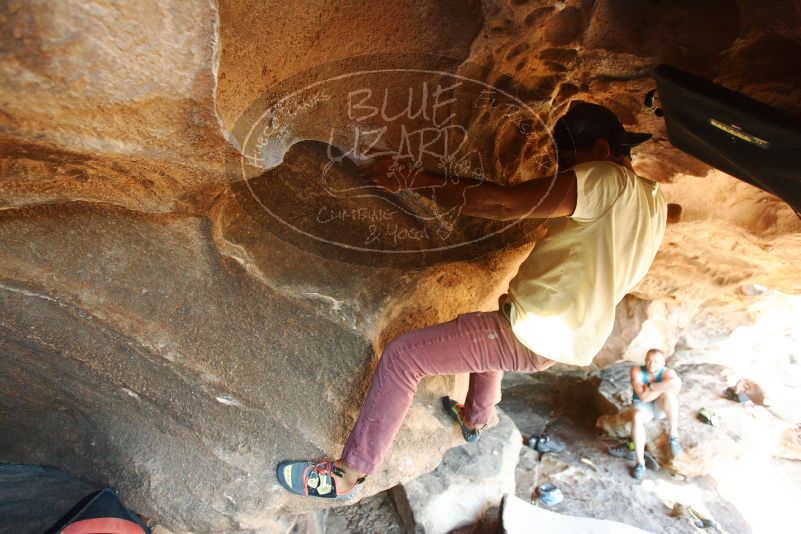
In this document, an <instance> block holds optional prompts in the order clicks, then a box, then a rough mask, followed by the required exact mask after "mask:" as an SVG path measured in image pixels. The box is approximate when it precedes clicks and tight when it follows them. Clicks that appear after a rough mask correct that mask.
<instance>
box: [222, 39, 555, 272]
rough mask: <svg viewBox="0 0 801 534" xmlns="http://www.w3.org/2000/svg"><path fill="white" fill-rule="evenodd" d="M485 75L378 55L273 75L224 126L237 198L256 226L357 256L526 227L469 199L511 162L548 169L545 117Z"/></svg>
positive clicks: (467, 244)
mask: <svg viewBox="0 0 801 534" xmlns="http://www.w3.org/2000/svg"><path fill="white" fill-rule="evenodd" d="M497 78H498V77H497V76H495V75H493V73H492V72H490V71H489V70H488V69H484V68H481V67H477V66H474V65H468V64H465V63H464V62H458V61H454V60H451V59H448V58H435V57H431V56H416V57H408V56H404V57H402V58H399V57H389V56H385V55H380V56H369V57H361V58H355V59H350V60H344V61H339V62H334V63H329V64H326V65H323V66H321V67H319V68H316V69H314V70H313V71H309V72H305V73H302V74H300V75H298V76H296V77H293V78H292V79H290V80H287V81H285V82H282V83H281V84H279V85H278V86H276V87H273V88H271V89H270V90H269V91H268V92H267V93H266V94H265V95H264V96H263V97H262V98H260V99H259V100H258V101H256V102H254V103H253V104H252V105H251V106H250V107H249V108H248V110H247V111H246V112H245V113H243V115H242V117H241V118H240V119H239V121H238V122H237V124H236V127H235V128H234V130H233V132H232V135H231V140H232V143H234V144H235V145H236V146H237V148H238V149H239V153H240V156H239V157H237V158H231V159H230V160H229V161H228V162H227V167H228V172H229V173H230V179H231V182H232V183H233V184H234V186H233V190H234V191H235V193H236V196H237V199H238V200H239V201H240V203H241V205H242V207H243V208H244V209H245V211H246V212H247V213H248V215H249V216H250V218H251V223H252V224H253V225H255V226H256V227H257V228H258V229H259V230H267V231H269V232H272V233H273V234H275V235H278V236H279V237H280V238H281V239H284V240H287V241H289V242H291V243H292V244H293V245H295V246H299V247H302V248H303V249H305V250H307V251H310V252H313V253H314V254H316V255H319V256H322V257H326V258H332V259H337V260H340V261H346V262H354V263H359V264H369V265H395V266H424V265H429V264H431V263H434V262H440V261H456V260H464V259H471V258H475V257H479V256H482V255H486V254H488V253H491V252H493V251H495V250H498V249H499V248H503V247H504V246H508V245H509V243H511V242H517V241H522V240H525V239H527V238H529V239H530V237H531V235H530V234H531V231H532V229H533V228H534V227H535V226H537V224H538V222H537V221H534V220H532V219H527V218H525V217H524V218H520V219H516V220H510V221H498V220H492V219H491V218H482V217H481V216H480V215H482V214H480V213H479V214H478V215H479V216H476V215H477V214H476V212H475V210H474V209H472V206H473V204H472V203H474V202H475V201H474V200H473V199H475V198H478V197H479V196H480V195H481V194H482V185H484V184H485V182H487V181H492V182H497V183H501V184H507V183H508V179H509V177H508V176H505V175H504V173H507V172H509V168H510V167H514V168H517V165H518V164H520V162H523V161H525V160H527V159H531V158H537V159H538V161H539V164H538V165H537V166H536V169H538V171H539V174H538V177H540V178H542V179H548V180H553V178H554V177H555V173H556V161H555V155H554V151H553V148H554V147H553V145H552V142H551V138H550V135H549V132H548V128H547V127H546V124H545V123H544V121H543V120H542V119H541V118H540V116H539V115H538V114H537V113H536V112H535V110H534V109H533V108H532V107H530V106H529V104H528V103H527V102H525V101H524V100H523V99H521V98H520V97H519V96H518V95H516V94H515V91H514V88H513V87H510V86H509V83H508V81H507V83H505V84H504V87H503V88H498V87H495V86H494V85H493V84H492V83H491V80H493V79H497ZM507 78H508V77H507ZM532 154H533V155H532ZM510 161H511V163H510ZM455 184H458V186H456V185H455ZM541 201H544V199H541ZM536 208H537V203H533V204H532V206H531V210H532V211H533V210H534V209H536Z"/></svg>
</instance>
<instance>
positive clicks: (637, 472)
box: [631, 464, 645, 480]
mask: <svg viewBox="0 0 801 534" xmlns="http://www.w3.org/2000/svg"><path fill="white" fill-rule="evenodd" d="M631 476H633V477H634V478H636V479H637V480H642V479H643V477H644V476H645V464H637V465H635V466H634V469H632V470H631Z"/></svg>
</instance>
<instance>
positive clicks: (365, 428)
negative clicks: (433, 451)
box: [279, 312, 550, 493]
mask: <svg viewBox="0 0 801 534" xmlns="http://www.w3.org/2000/svg"><path fill="white" fill-rule="evenodd" d="M549 365H550V362H549V361H548V360H545V359H544V358H538V357H536V355H534V354H533V353H531V352H530V351H529V350H528V349H526V348H525V346H523V345H522V344H521V343H520V342H519V341H517V339H516V338H515V337H514V334H513V333H512V330H511V326H510V325H509V322H508V321H507V320H506V319H505V318H504V317H503V316H502V315H500V314H499V313H497V312H491V313H480V312H479V313H468V314H463V315H460V316H459V317H458V318H456V319H454V320H453V321H449V322H447V323H443V324H439V325H435V326H431V327H428V328H423V329H420V330H416V331H414V332H411V333H408V334H404V335H401V336H399V337H398V338H396V339H394V340H392V341H391V342H390V343H388V344H387V346H386V347H385V349H384V352H383V354H382V357H381V360H380V361H379V364H378V368H377V369H376V371H375V374H374V375H373V379H372V382H371V385H370V390H369V391H368V393H367V398H366V400H365V402H364V405H363V406H362V409H361V412H360V413H359V418H358V420H357V422H356V425H355V426H354V428H353V430H352V431H351V433H350V435H349V436H348V439H347V441H346V443H345V447H344V450H343V453H342V459H341V460H340V461H339V462H338V464H337V465H338V467H339V468H340V469H341V470H342V471H343V473H344V476H342V477H341V478H342V480H341V486H342V488H341V491H340V490H337V492H338V493H340V492H342V491H347V490H348V489H349V487H350V486H351V485H352V484H353V483H355V481H356V480H357V479H358V478H360V477H361V476H362V475H364V474H371V473H374V472H375V471H376V470H377V469H378V466H379V465H380V463H381V461H382V459H383V457H384V455H385V454H386V453H387V451H388V450H389V447H390V445H391V444H392V441H393V439H394V437H395V434H396V433H397V432H398V429H399V428H400V426H401V424H402V422H403V419H404V417H405V415H406V412H407V411H408V409H409V406H410V405H411V403H412V398H413V396H414V393H415V391H416V390H417V384H418V383H419V382H420V380H421V379H422V378H423V377H425V376H429V375H450V374H458V373H479V374H485V373H490V374H488V375H487V377H488V378H489V380H487V381H486V384H484V383H482V381H481V379H479V382H478V383H476V384H475V385H474V388H473V389H474V392H473V399H474V400H472V401H471V402H472V403H473V404H475V403H476V401H477V402H478V407H479V408H480V410H481V411H483V414H482V413H479V414H477V415H478V416H479V418H481V417H487V415H486V414H487V413H489V414H490V415H491V413H492V411H491V410H492V406H494V403H492V404H491V405H490V407H489V408H487V406H486V405H487V403H488V402H489V401H488V400H487V399H488V398H489V399H493V398H494V396H495V395H496V393H495V391H496V389H497V383H498V380H499V378H498V377H499V376H500V374H498V375H494V374H493V373H495V372H499V371H503V370H512V371H536V370H538V369H541V368H546V367H547V366H549ZM488 392H489V393H488ZM472 415H473V414H472V413H470V416H472ZM485 422H486V421H481V420H478V421H475V423H478V424H483V423H485ZM284 478H285V477H284ZM280 479H281V472H280V469H279V480H280ZM282 483H283V482H282ZM284 485H285V487H287V485H286V484H284ZM287 489H290V488H287ZM290 491H293V490H292V489H290Z"/></svg>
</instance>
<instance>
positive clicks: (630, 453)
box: [606, 441, 637, 460]
mask: <svg viewBox="0 0 801 534" xmlns="http://www.w3.org/2000/svg"><path fill="white" fill-rule="evenodd" d="M606 450H607V452H608V453H609V454H611V455H612V456H615V457H617V458H625V459H626V460H634V459H635V458H636V457H637V454H636V453H635V452H634V442H633V441H624V442H622V443H618V444H617V445H610V446H609V448H608V449H606Z"/></svg>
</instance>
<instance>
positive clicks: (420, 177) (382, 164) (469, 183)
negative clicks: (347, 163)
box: [366, 158, 576, 221]
mask: <svg viewBox="0 0 801 534" xmlns="http://www.w3.org/2000/svg"><path fill="white" fill-rule="evenodd" d="M392 163H393V160H392V159H391V158H381V159H379V160H377V161H376V162H374V163H372V164H371V165H369V166H368V167H367V168H366V170H367V172H369V173H370V175H371V177H372V179H373V181H375V182H376V183H377V184H378V185H381V186H382V187H384V188H386V189H388V190H389V191H393V192H397V191H401V190H403V189H409V190H413V191H414V192H415V193H418V194H420V195H423V196H425V197H428V198H430V199H432V200H433V201H435V202H436V203H437V204H440V205H442V206H444V207H448V208H451V207H460V206H461V208H462V213H464V214H465V215H472V216H474V217H483V218H486V219H495V220H499V221H508V220H513V219H522V218H534V219H543V218H549V217H566V216H568V215H572V214H573V211H575V209H576V175H575V174H574V173H573V172H572V171H567V172H563V173H559V174H557V175H556V178H553V179H551V178H542V179H536V180H529V181H526V182H523V183H521V184H517V185H513V186H504V185H500V184H496V183H493V182H486V181H481V180H476V179H473V178H458V179H456V178H447V177H445V176H443V175H440V174H436V173H432V172H428V171H420V172H417V173H416V174H414V175H413V176H411V177H407V178H403V177H401V178H399V175H401V174H403V173H396V172H393V171H392V169H391V166H392Z"/></svg>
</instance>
